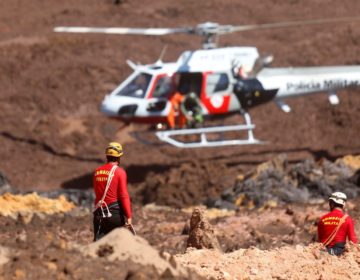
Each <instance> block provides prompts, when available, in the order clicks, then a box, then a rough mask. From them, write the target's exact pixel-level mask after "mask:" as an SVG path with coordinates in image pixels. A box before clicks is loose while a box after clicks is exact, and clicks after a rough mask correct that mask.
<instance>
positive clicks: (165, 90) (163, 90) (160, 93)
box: [152, 76, 174, 98]
mask: <svg viewBox="0 0 360 280" xmlns="http://www.w3.org/2000/svg"><path fill="white" fill-rule="evenodd" d="M173 91H174V83H173V81H172V79H171V77H169V76H164V77H161V78H160V79H159V80H158V81H157V83H156V85H155V90H154V92H153V94H152V97H155V98H159V97H166V96H168V95H169V94H170V93H171V92H173Z"/></svg>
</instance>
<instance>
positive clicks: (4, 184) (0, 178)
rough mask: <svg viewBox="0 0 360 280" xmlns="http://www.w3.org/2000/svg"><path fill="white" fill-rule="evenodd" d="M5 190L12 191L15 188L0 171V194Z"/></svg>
mask: <svg viewBox="0 0 360 280" xmlns="http://www.w3.org/2000/svg"><path fill="white" fill-rule="evenodd" d="M6 192H8V193H14V192H15V190H14V188H13V187H12V186H11V185H10V183H9V181H8V180H7V179H6V177H5V175H4V174H3V173H1V172H0V195H3V194H4V193H6Z"/></svg>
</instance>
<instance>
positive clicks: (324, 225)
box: [318, 192, 357, 256]
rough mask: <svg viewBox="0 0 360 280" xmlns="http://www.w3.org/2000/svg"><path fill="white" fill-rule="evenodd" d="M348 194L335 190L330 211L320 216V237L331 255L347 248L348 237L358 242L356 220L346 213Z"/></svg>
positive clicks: (353, 241)
mask: <svg viewBox="0 0 360 280" xmlns="http://www.w3.org/2000/svg"><path fill="white" fill-rule="evenodd" d="M346 199H347V197H346V194H344V193H342V192H334V193H332V194H331V196H330V197H329V207H330V212H329V213H327V214H326V215H324V216H322V217H321V218H320V221H319V223H318V239H319V242H321V243H323V244H324V246H325V247H326V250H327V251H328V253H329V254H331V255H336V256H339V255H341V254H342V253H343V252H344V250H345V244H346V238H348V239H349V240H350V241H351V242H352V243H354V244H356V243H357V238H356V234H355V231H354V222H353V220H352V219H351V217H350V216H349V215H347V214H345V213H344V206H345V202H346Z"/></svg>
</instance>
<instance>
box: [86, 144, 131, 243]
mask: <svg viewBox="0 0 360 280" xmlns="http://www.w3.org/2000/svg"><path fill="white" fill-rule="evenodd" d="M123 154H124V152H123V149H122V146H121V144H119V143H117V142H111V143H109V145H108V146H107V148H106V150H105V155H106V160H107V163H106V164H104V165H102V166H100V167H98V168H97V169H96V170H95V172H94V175H93V186H94V192H95V210H94V219H93V224H94V241H96V240H98V239H100V238H101V237H103V236H104V235H106V234H107V233H109V232H110V231H112V230H113V229H115V228H118V227H123V226H126V227H128V228H130V229H132V224H131V203H130V196H129V193H128V190H127V175H126V172H125V170H124V169H123V168H121V167H119V165H120V158H121V157H122V156H123Z"/></svg>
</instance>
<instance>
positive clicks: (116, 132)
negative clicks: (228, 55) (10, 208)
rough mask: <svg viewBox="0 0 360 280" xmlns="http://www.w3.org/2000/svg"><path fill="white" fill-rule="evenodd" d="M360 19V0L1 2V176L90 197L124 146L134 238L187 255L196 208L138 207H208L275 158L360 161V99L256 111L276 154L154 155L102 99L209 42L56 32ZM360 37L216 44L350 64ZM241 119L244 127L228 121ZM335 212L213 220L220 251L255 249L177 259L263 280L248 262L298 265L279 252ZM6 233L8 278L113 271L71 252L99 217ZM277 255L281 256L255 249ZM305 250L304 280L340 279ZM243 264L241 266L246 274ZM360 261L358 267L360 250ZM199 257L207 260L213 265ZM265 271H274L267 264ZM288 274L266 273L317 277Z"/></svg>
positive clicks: (323, 31)
mask: <svg viewBox="0 0 360 280" xmlns="http://www.w3.org/2000/svg"><path fill="white" fill-rule="evenodd" d="M358 11H360V2H359V1H357V0H343V1H341V3H340V2H339V1H335V0H291V1H280V0H268V1H260V0H253V1H236V0H223V1H213V0H206V1H203V0H199V1H189V0H182V1H166V0H159V1H148V0H145V1H140V0H127V1H126V0H125V1H123V3H122V4H120V5H113V4H112V1H111V0H63V1H55V0H48V1H43V0H32V1H22V0H11V1H0V86H1V87H0V122H1V123H0V124H1V125H0V144H1V148H0V171H1V172H2V173H4V174H5V176H6V177H7V178H8V179H9V181H10V183H11V185H12V186H14V187H16V188H18V189H19V190H21V191H30V190H42V191H44V190H54V189H58V188H78V189H89V188H91V173H92V171H93V170H94V168H95V167H96V166H98V165H99V164H101V163H102V162H103V150H104V147H105V146H106V144H107V142H109V141H112V140H117V141H119V142H121V143H123V144H124V148H125V156H124V158H123V161H122V164H123V166H124V167H125V168H126V170H127V172H128V179H129V189H130V192H131V195H132V199H133V201H134V202H136V203H134V205H133V206H134V222H135V225H136V229H137V231H138V235H139V236H141V237H144V238H145V239H147V240H148V241H149V243H150V245H152V246H154V247H155V248H156V249H158V250H160V251H162V250H164V251H167V252H170V253H172V254H180V253H183V252H184V250H185V243H186V238H187V235H186V230H187V223H188V220H189V218H190V213H191V210H189V211H188V212H184V211H179V210H178V209H173V208H159V207H158V206H154V205H148V206H146V207H142V203H144V202H152V201H156V203H158V204H168V205H171V206H176V207H177V208H178V207H183V206H184V205H193V204H199V203H201V201H202V199H204V198H205V197H207V196H216V195H218V194H219V193H220V192H221V191H222V190H224V189H225V188H227V187H232V186H233V185H234V182H235V181H236V177H237V176H238V175H240V174H244V173H247V172H248V171H249V170H250V169H253V168H254V167H255V166H256V165H258V164H260V163H262V162H264V161H267V160H270V159H272V158H274V157H275V156H276V155H278V154H279V153H285V154H287V157H288V159H289V161H290V162H297V161H300V160H302V159H305V158H314V159H319V158H321V157H325V158H327V159H330V160H334V159H336V158H337V157H340V156H343V155H347V154H359V153H360V141H359V136H360V122H359V117H360V106H359V104H360V94H359V93H360V90H359V89H355V90H346V91H341V92H339V97H340V100H341V103H340V105H339V106H336V107H333V106H331V105H330V104H329V102H328V101H327V97H326V96H325V95H315V96H310V97H307V98H297V99H293V100H289V102H288V103H289V105H291V107H292V109H293V112H292V113H291V114H285V113H283V112H281V111H280V110H279V109H278V108H277V107H276V106H275V104H273V103H269V104H266V105H264V106H261V107H258V108H254V109H253V110H252V111H251V112H250V113H251V116H252V119H253V121H254V123H255V124H256V130H255V135H256V136H257V138H259V139H261V140H266V141H268V144H267V145H261V146H250V147H247V146H242V147H241V146H235V147H226V148H216V149H215V148H214V149H196V150H181V149H177V148H174V147H170V146H167V145H156V146H149V145H144V144H142V143H140V142H137V141H136V140H134V139H133V138H132V137H130V135H129V133H130V132H133V131H137V130H146V129H147V128H146V127H143V126H135V125H130V126H128V127H125V128H122V129H120V128H121V126H122V124H120V123H118V122H115V121H113V120H110V119H107V118H105V117H104V116H103V115H102V114H101V113H100V112H99V105H100V102H101V100H102V99H103V97H104V95H105V94H107V93H109V92H110V91H111V90H112V89H113V88H114V87H115V86H116V85H117V84H118V83H119V82H120V81H123V80H124V79H125V78H126V77H127V76H128V75H129V74H130V73H131V70H130V68H129V67H128V66H127V65H126V63H125V61H126V59H131V60H133V61H135V62H137V61H139V62H141V63H152V62H155V61H156V60H157V58H158V57H159V55H160V53H161V50H162V49H163V47H164V46H165V45H167V46H168V48H167V52H166V55H165V57H164V61H173V60H175V59H176V58H177V57H178V56H179V55H180V53H181V52H182V51H184V50H187V49H196V48H198V47H199V46H200V39H199V38H194V37H189V36H187V35H176V36H175V35H174V36H173V35H172V36H166V37H160V38H159V37H158V38H153V37H141V36H136V37H135V36H105V35H74V34H70V35H69V34H55V33H53V32H52V29H53V27H55V26H58V25H79V26H81V25H90V26H129V27H177V26H193V25H196V24H198V23H201V22H205V21H214V22H218V23H220V24H233V25H240V24H253V23H268V22H279V21H289V20H302V19H315V18H334V17H348V16H357V15H358ZM359 27H360V21H358V22H346V23H338V24H328V25H326V24H325V25H318V26H303V27H297V28H291V29H277V30H259V31H252V32H244V33H237V34H231V35H226V36H223V37H222V38H221V39H220V43H221V44H222V45H225V46H230V45H231V46H234V45H236V46H241V45H251V46H257V47H258V48H259V51H260V52H261V53H263V54H265V53H272V54H274V56H275V61H274V63H273V66H276V67H283V66H284V67H285V66H294V67H295V66H321V65H353V64H359V62H360V54H359V45H360V28H359ZM241 121H242V119H241V117H240V116H233V117H231V118H227V119H225V120H224V122H225V123H238V122H241ZM159 182H160V184H159ZM158 186H161V188H158ZM165 186H168V187H167V188H166V187H165ZM149 190H150V191H149ZM145 198H146V199H148V200H146V199H145ZM358 205H359V200H358V199H357V200H355V201H353V202H351V203H350V204H349V210H350V214H351V215H352V216H353V217H354V219H355V223H356V232H357V233H359V230H360V228H359V224H360V223H359V212H360V210H359V206H358ZM326 209H327V207H326V204H324V205H317V206H312V205H289V206H288V207H287V208H286V209H284V208H276V209H271V210H269V211H264V212H257V211H256V210H253V211H243V212H237V213H236V214H235V213H232V214H229V216H228V217H221V215H219V213H217V214H216V215H213V216H212V218H211V223H212V224H213V225H214V227H215V230H216V235H217V237H218V239H219V242H220V244H221V246H222V249H223V250H224V252H233V251H234V250H237V249H240V248H241V250H243V249H244V248H245V249H244V250H248V251H235V252H234V253H233V254H232V255H227V257H229V258H228V260H226V261H224V260H223V259H222V258H223V257H226V254H224V255H221V256H219V255H218V254H215V253H214V254H212V253H206V254H203V253H199V254H198V255H197V253H196V252H195V253H194V252H189V253H188V254H187V255H184V256H182V255H179V256H178V258H179V259H180V261H181V262H183V263H187V264H188V266H190V267H191V266H194V267H195V268H196V269H197V270H199V272H200V273H202V274H203V275H205V276H209V275H213V276H214V277H217V278H218V279H227V278H226V277H225V276H226V275H221V273H223V269H219V267H223V268H224V269H225V270H226V271H228V272H231V270H233V271H232V274H231V275H232V276H233V277H235V276H239V277H240V276H241V275H243V274H242V270H245V271H246V273H248V274H247V275H250V276H249V279H257V278H261V277H262V276H263V274H262V273H267V271H269V270H265V269H264V270H262V269H261V264H259V266H255V267H254V268H252V267H250V264H249V265H248V263H247V262H246V260H250V261H251V262H256V261H263V260H264V261H268V260H270V261H269V262H270V263H272V262H271V258H269V257H266V256H264V254H267V253H269V254H275V255H277V256H275V257H274V258H273V259H272V260H273V263H281V264H283V263H284V260H283V259H281V258H279V257H281V256H284V257H286V256H289V258H288V259H289V260H290V259H293V258H292V257H293V256H294V253H293V252H290V253H288V254H286V252H287V250H288V249H287V247H285V248H284V247H283V246H284V245H291V246H294V245H296V244H300V245H301V246H302V245H308V244H309V243H311V242H313V241H314V239H315V231H316V226H315V223H316V219H317V218H318V217H319V215H320V214H322V213H323V212H324V211H326ZM222 214H224V213H222ZM227 214H228V213H225V214H224V215H227ZM0 226H1V231H0V237H1V240H2V242H1V245H2V246H6V247H8V248H11V249H13V250H14V252H15V253H14V255H12V257H11V259H10V261H9V263H8V264H7V265H6V266H5V267H4V270H3V273H2V274H1V275H0V276H3V277H4V279H44V278H46V277H49V275H50V277H52V276H53V278H54V279H55V277H57V279H84V278H87V279H88V278H89V277H90V278H91V277H95V278H96V277H98V278H100V277H103V274H102V273H103V270H102V269H104V267H105V268H106V267H108V265H109V263H108V262H107V261H106V259H104V258H102V259H99V260H98V261H96V262H94V261H93V260H90V259H87V258H84V257H82V256H81V255H79V254H77V253H74V252H73V251H68V250H65V249H64V246H65V247H66V246H67V245H66V244H68V243H70V242H77V243H78V244H81V245H83V244H89V243H91V237H92V232H91V230H92V229H91V215H90V213H85V214H84V213H82V212H80V213H77V214H76V213H75V214H74V213H73V214H71V215H60V216H41V218H39V217H37V216H35V217H34V218H33V219H31V220H30V221H28V220H27V219H26V217H22V216H21V215H20V218H19V219H17V220H13V219H10V218H5V217H0ZM64 244H65V245H64ZM251 246H256V247H257V248H255V249H254V248H251ZM249 247H250V248H249ZM279 247H281V248H280V249H274V250H275V251H261V252H259V251H258V248H260V249H271V248H279ZM0 249H1V248H0ZM301 250H302V249H301V248H300V252H301ZM309 250H311V247H310V249H309V248H308V247H305V249H304V254H303V256H300V259H301V260H302V261H303V262H299V264H300V265H304V266H307V265H308V264H309V262H312V263H313V264H314V265H315V266H316V265H317V268H315V270H312V269H313V267H311V271H310V272H309V273H308V276H309V275H311V276H313V278H314V279H319V278H321V277H323V279H342V278H344V277H343V275H341V274H339V271H340V269H338V270H334V271H332V273H333V274H331V275H325V274H324V271H325V269H326V268H330V267H331V266H332V259H329V258H328V257H323V258H320V260H319V258H315V259H316V260H315V259H314V257H316V256H314V257H310V258H308V257H309V254H308V251H309ZM283 253H284V254H283ZM0 255H2V254H0ZM242 255H244V256H245V260H244V262H243V263H242V265H243V266H238V265H237V262H238V261H239V260H240V259H241V257H242ZM259 255H260V257H261V258H259ZM204 256H205V257H204ZM251 256H253V258H250V259H249V257H251ZM304 256H305V257H304ZM310 256H311V255H310ZM355 256H356V260H357V261H356V263H357V264H359V262H360V261H359V260H360V257H359V256H360V255H359V253H357V254H355ZM203 258H205V259H206V258H207V259H208V260H209V263H208V264H205V265H204V262H205V261H204V259H203ZM324 258H325V259H324ZM349 258H350V259H349ZM342 260H343V262H342V263H340V264H339V265H338V266H336V267H347V268H348V267H349V265H346V266H344V264H348V263H350V264H354V262H353V261H352V260H353V259H352V255H351V254H350V255H348V256H347V257H344V259H342ZM342 260H340V262H341V261H342ZM350 261H351V262H350ZM320 262H321V263H320ZM336 263H338V262H336ZM245 266H249V267H245ZM110 267H111V268H112V270H111V271H112V273H113V275H114V276H117V277H118V278H119V279H122V278H121V277H122V276H124V277H123V278H124V279H125V277H127V276H126V275H127V271H128V270H129V269H130V268H129V267H131V266H128V265H127V263H121V265H120V264H119V263H113V264H112V265H110ZM262 267H263V268H264V267H265V268H266V269H268V267H267V264H265V265H264V264H262ZM275 267H276V266H275ZM279 267H280V266H279ZM283 268H284V269H285V273H283V271H281V270H280V268H279V270H278V271H275V272H274V273H273V274H269V273H268V275H267V276H269V275H271V277H273V278H274V279H299V278H300V279H301V278H303V279H306V278H308V279H309V278H311V277H302V276H303V275H300V276H299V275H298V276H297V274H296V273H295V274H294V271H293V264H292V263H291V264H287V265H286V266H285V265H284V266H283ZM124 269H127V270H124ZM132 269H134V270H136V268H132ZM296 270H297V271H300V269H296ZM314 271H315V272H316V273H315V272H314ZM329 271H330V270H329ZM346 271H347V272H348V273H353V274H351V275H350V276H349V275H348V276H347V278H349V279H356V277H357V276H358V271H357V270H353V271H351V270H350V269H346ZM305 272H307V270H306V271H305ZM356 273H357V274H356ZM355 274H356V275H355ZM108 276H109V277H112V275H110V274H108ZM245 276H246V275H245ZM326 276H328V278H326ZM71 277H72V278H71ZM281 277H283V278H281ZM324 277H325V278H324ZM345 278H346V277H345ZM0 279H1V277H0ZM126 279H134V278H126ZM136 279H139V278H136ZM153 279H156V278H153ZM230 279H232V278H230Z"/></svg>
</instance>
